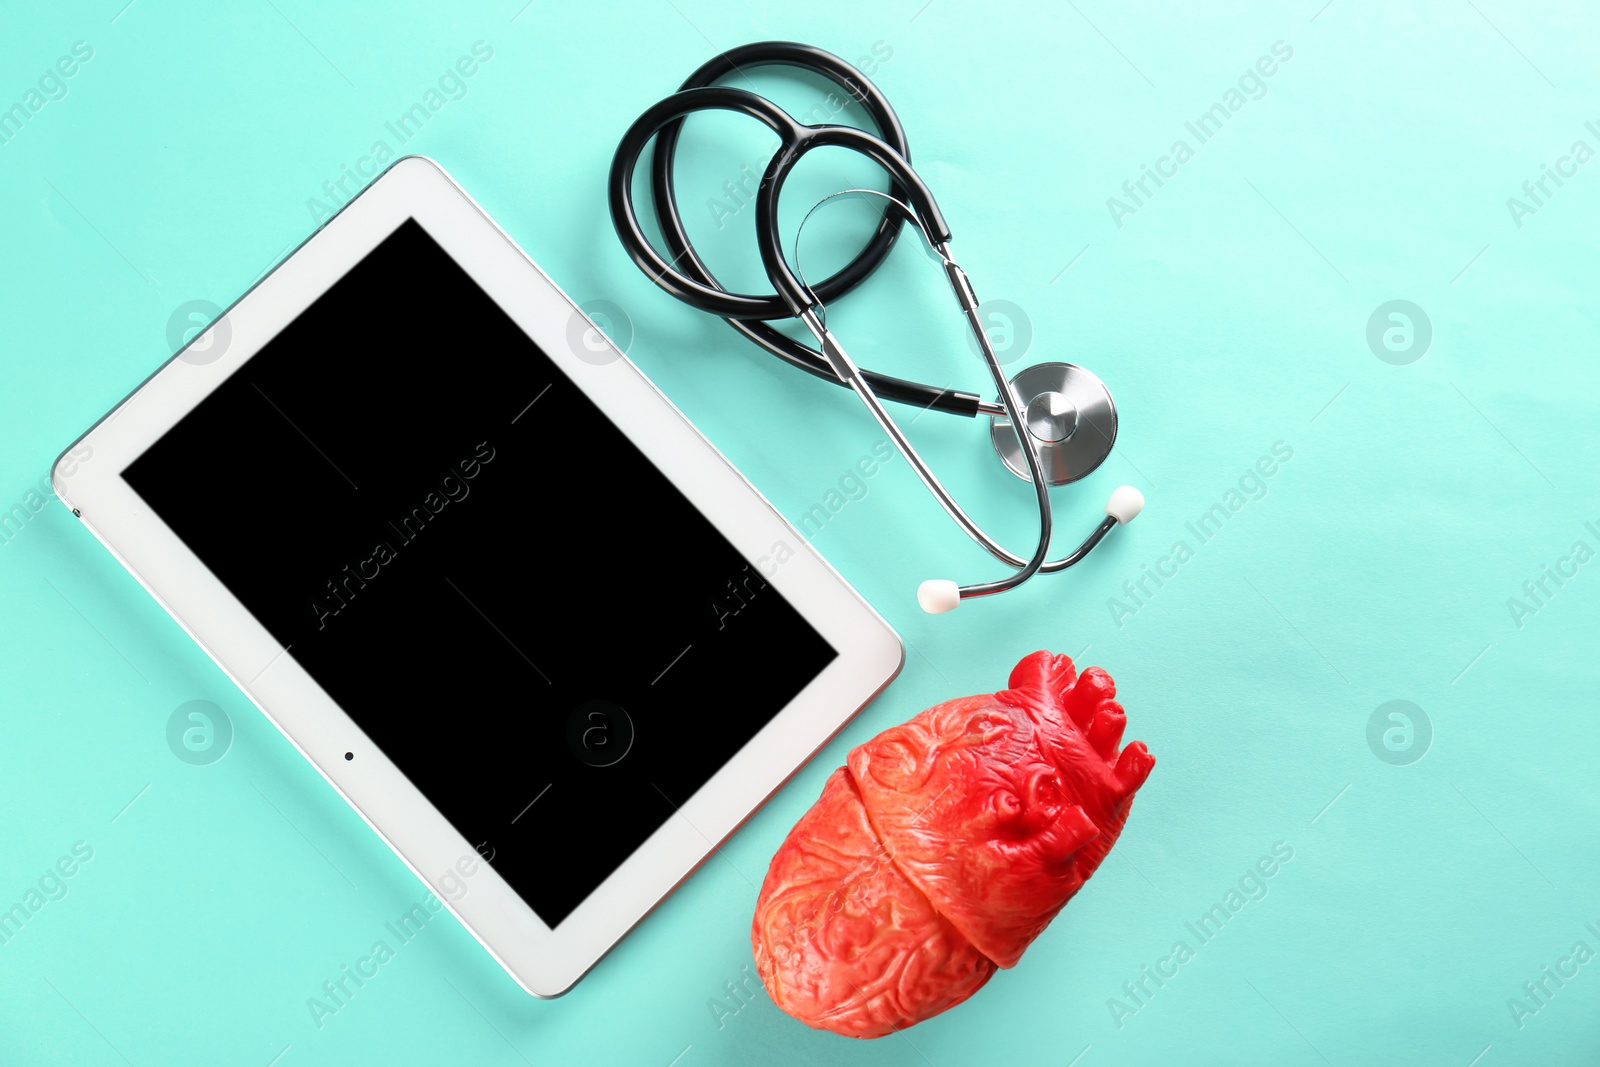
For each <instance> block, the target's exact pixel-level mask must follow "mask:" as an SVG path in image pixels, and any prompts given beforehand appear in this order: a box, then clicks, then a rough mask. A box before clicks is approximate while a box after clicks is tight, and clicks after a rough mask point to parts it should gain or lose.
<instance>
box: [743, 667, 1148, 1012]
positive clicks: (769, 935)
mask: <svg viewBox="0 0 1600 1067" xmlns="http://www.w3.org/2000/svg"><path fill="white" fill-rule="evenodd" d="M1116 691H1117V690H1116V685H1115V683H1113V682H1112V680H1111V677H1110V675H1108V674H1106V672H1105V671H1103V670H1101V669H1100V668H1098V667H1090V668H1089V669H1088V670H1086V671H1084V672H1083V674H1082V675H1081V676H1080V675H1079V674H1078V673H1077V671H1076V669H1075V668H1074V667H1073V665H1072V660H1071V659H1070V658H1069V657H1067V656H1052V655H1051V654H1050V653H1048V652H1035V653H1033V654H1032V655H1030V656H1028V657H1026V658H1024V659H1023V660H1022V662H1020V663H1018V664H1017V666H1016V669H1015V670H1013V671H1012V672H1011V678H1010V688H1008V689H1002V690H1001V691H1000V692H998V693H994V694H985V695H982V696H971V697H960V698H958V699H956V700H949V701H946V702H945V703H943V704H939V705H936V706H934V707H931V708H929V709H928V710H927V711H924V712H922V713H921V714H919V715H917V716H916V717H915V718H913V719H911V720H910V721H909V722H905V723H901V724H900V725H899V726H893V727H890V728H889V729H887V730H885V731H884V732H883V733H881V734H879V735H878V736H876V737H874V738H873V739H872V740H870V741H867V742H866V743H865V744H862V745H858V746H857V747H856V748H855V749H853V750H852V751H851V752H850V755H849V757H848V759H847V761H846V766H844V767H840V768H839V769H838V770H836V771H834V772H833V774H832V776H831V777H829V779H828V782H827V784H826V785H825V786H823V789H822V796H821V797H820V798H819V799H818V800H817V802H816V803H815V804H814V805H812V807H811V810H810V811H808V812H806V813H805V815H803V816H801V818H800V821H799V822H798V823H796V824H795V826H794V829H792V830H790V831H789V836H788V837H787V838H786V839H785V840H784V842H783V844H782V846H780V847H779V849H778V852H777V855H775V856H773V858H772V865H771V867H769V868H768V870H767V878H766V881H765V882H764V883H763V884H762V886H761V894H760V897H759V898H758V899H757V901H756V914H755V922H754V924H753V925H752V928H751V931H750V940H751V944H752V946H753V947H754V949H755V958H756V967H757V970H758V971H759V972H760V974H761V980H762V982H763V983H765V985H766V987H767V992H768V993H769V994H770V995H771V997H772V1001H773V1003H775V1004H777V1005H778V1007H780V1008H782V1009H783V1010H784V1011H786V1012H788V1013H789V1014H790V1015H792V1016H794V1017H795V1018H796V1019H799V1020H800V1021H801V1022H803V1023H806V1024H807V1025H808V1026H813V1027H817V1028H819V1029H824V1030H832V1031H833V1032H834V1033H838V1034H844V1035H846V1036H848V1037H882V1036H883V1035H885V1034H889V1033H893V1032H895V1031H896V1030H902V1029H904V1028H905V1027H907V1026H911V1025H914V1024H916V1023H918V1022H921V1021H922V1020H923V1019H927V1018H930V1017H932V1016H934V1015H937V1014H939V1013H940V1012H942V1011H945V1010H946V1009H948V1008H953V1007H955V1006H956V1005H957V1004H960V1003H961V1002H962V1001H963V1000H966V999H967V998H968V997H970V996H971V995H972V994H973V993H975V992H977V990H978V988H979V987H980V986H982V985H983V984H984V983H985V982H987V981H988V980H989V978H990V976H991V975H993V974H994V972H995V969H996V968H997V967H1011V966H1014V965H1015V964H1016V962H1017V961H1018V960H1019V959H1021V957H1022V952H1023V950H1024V949H1026V948H1027V947H1028V945H1029V944H1031V943H1032V942H1033V939H1034V938H1036V937H1038V936H1039V934H1040V933H1042V932H1043V931H1044V928H1045V927H1046V926H1047V925H1049V923H1050V920H1051V919H1053V918H1055V915H1056V913H1057V912H1058V911H1060V910H1061V909H1062V907H1063V906H1064V905H1065V904H1066V903H1067V901H1068V900H1069V899H1071V897H1072V895H1073V894H1074V893H1076V892H1077V891H1078V890H1079V888H1081V887H1082V885H1083V883H1084V882H1086V881H1087V880H1088V878H1089V876H1090V875H1092V874H1093V873H1094V872H1095V868H1096V867H1098V866H1099V865H1100V861H1101V860H1102V859H1104V858H1105V856H1106V853H1107V852H1109V851H1110V850H1111V846H1112V845H1113V844H1115V843H1116V840H1117V835H1118V834H1119V833H1121V831H1122V826H1123V823H1124V822H1126V821H1127V818H1128V809H1129V807H1130V806H1131V805H1132V804H1133V794H1134V793H1135V792H1136V791H1137V790H1138V788H1139V787H1140V786H1141V785H1143V784H1144V781H1145V779H1146V778H1147V777H1148V776H1149V774H1150V768H1152V767H1153V766H1155V757H1153V756H1151V755H1150V753H1149V751H1148V750H1147V749H1146V748H1145V746H1144V742H1142V741H1134V742H1132V743H1130V744H1129V745H1128V746H1127V747H1126V748H1124V749H1122V751H1121V753H1120V754H1119V753H1118V751H1117V745H1118V744H1119V743H1120V742H1121V740H1122V730H1123V727H1124V725H1125V724H1126V721H1127V717H1126V716H1125V715H1124V714H1123V711H1122V706H1121V705H1120V704H1118V703H1117V701H1116V700H1115V699H1114V698H1115V696H1116Z"/></svg>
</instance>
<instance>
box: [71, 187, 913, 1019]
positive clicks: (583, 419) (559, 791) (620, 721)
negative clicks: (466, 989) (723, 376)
mask: <svg viewBox="0 0 1600 1067" xmlns="http://www.w3.org/2000/svg"><path fill="white" fill-rule="evenodd" d="M53 476H54V481H55V487H56V492H57V493H58V494H59V495H60V497H61V499H62V501H63V502H65V503H66V504H67V506H68V507H70V508H71V509H72V510H73V513H74V514H76V515H78V517H79V518H80V519H81V520H82V521H83V523H84V524H85V525H86V526H88V527H89V529H90V530H92V531H93V532H94V534H95V536H96V537H98V538H99V539H100V540H101V541H102V542H103V543H104V544H105V545H106V547H107V548H109V549H110V550H111V551H112V552H113V553H115V554H116V556H117V558H118V559H120V560H121V561H122V562H123V564H124V566H126V567H127V568H128V570H129V571H131V572H132V573H133V575H134V576H135V577H136V578H138V580H139V581H140V582H141V583H142V584H143V585H144V587H145V588H146V589H147V590H149V592H150V593H151V595H153V596H154V597H156V599H157V600H159V601H160V602H161V604H162V605H163V606H164V607H165V608H166V609H167V611H169V612H170V613H171V614H172V616H173V617H174V618H175V619H177V620H178V622H179V624H180V625H182V626H183V627H184V629H185V630H187V631H188V633H189V634H190V636H191V637H193V638H194V639H195V640H196V641H197V642H199V643H200V645H201V646H202V647H204V648H205V650H206V651H207V653H209V654H210V655H211V657H212V658H213V659H215V660H216V661H217V663H218V664H219V665H220V666H221V667H222V669H223V670H225V671H226V672H227V673H228V675H229V676H230V677H231V678H232V679H233V680H234V682H235V683H237V684H238V685H239V687H240V688H241V689H243V690H244V691H245V692H246V693H247V694H249V697H250V699H251V700H252V701H253V702H254V703H255V704H256V705H257V706H258V707H259V708H260V709H261V710H262V711H263V712H264V713H266V715H267V716H268V717H269V718H271V719H272V721H273V722H274V723H275V724H276V725H277V727H278V728H279V729H280V730H281V731H283V733H284V735H285V736H287V737H288V738H289V740H290V741H292V742H293V743H294V745H295V746H296V747H297V748H298V749H299V750H300V751H301V753H302V754H304V756H305V757H306V758H307V759H308V760H310V761H311V762H312V763H313V764H314V765H315V766H316V767H317V769H318V770H320V771H321V772H322V774H323V776H324V777H326V778H327V779H328V781H329V782H330V783H331V784H332V785H333V786H334V788H336V789H337V790H338V791H339V793H340V794H341V795H342V796H343V797H344V798H345V799H346V800H347V801H348V802H349V803H350V804H351V806H352V807H354V808H355V809H356V810H357V811H358V812H360V813H361V815H362V817H363V818H364V819H366V821H367V822H368V823H369V824H370V825H371V826H372V828H373V829H374V830H376V831H377V832H378V833H379V834H380V835H382V837H383V838H384V840H385V841H387V842H388V843H389V845H390V847H391V848H393V849H394V851H395V852H396V854H398V855H399V856H400V858H401V859H403V860H404V861H405V862H406V864H407V865H408V866H410V867H411V869H412V870H413V871H414V872H415V873H416V874H417V875H418V877H420V878H421V879H422V880H423V881H424V882H426V883H427V884H428V885H429V886H430V887H431V889H432V891H433V892H434V893H435V894H436V895H437V896H438V898H439V899H440V900H442V901H443V902H444V903H445V904H447V905H448V906H449V907H450V909H451V911H453V912H454V913H455V915H456V916H457V917H458V918H459V919H460V920H461V922H462V923H463V924H465V925H466V927H467V928H468V929H469V930H471V931H472V933H473V935H474V936H475V937H477V939H478V940H479V941H480V942H482V944H483V946H484V947H485V948H487V949H488V950H489V952H490V953H492V954H493V955H494V957H495V958H496V959H497V960H498V961H499V962H500V964H501V965H502V966H503V967H504V968H505V969H506V971H507V972H508V973H510V974H511V976H512V977H513V978H515V979H516V981H517V982H518V983H519V984H520V985H521V986H522V987H523V988H524V989H526V990H527V991H528V992H530V993H533V994H536V995H539V996H554V995H557V994H560V993H562V992H564V991H565V990H566V989H567V988H568V987H570V986H571V985H572V983H573V982H575V981H576V980H577V979H578V978H579V977H581V976H582V975H583V974H584V972H585V971H587V970H588V969H589V968H590V967H591V966H593V965H594V964H595V962H596V961H597V960H599V958H600V957H601V956H602V955H604V954H605V952H606V951H607V950H608V949H609V948H610V947H611V946H612V945H613V944H615V943H616V942H617V940H618V939H619V938H621V937H622V936H623V935H624V934H625V933H626V932H627V931H628V930H629V929H630V928H631V927H632V926H633V925H634V924H635V923H637V922H639V920H640V919H642V918H643V917H644V916H645V915H646V913H648V912H649V911H650V909H651V908H652V907H654V906H655V904H656V903H657V902H658V901H660V900H661V899H662V898H663V897H664V896H665V895H666V894H667V893H668V892H670V891H671V890H672V889H673V887H674V886H676V885H677V884H678V883H679V882H681V881H682V880H683V879H684V878H685V877H687V876H688V874H689V873H690V872H691V871H693V870H694V869H695V867H696V866H697V865H698V864H699V863H700V862H701V861H702V860H704V859H705V858H706V857H707V856H708V855H709V854H710V852H711V850H712V849H713V848H714V847H716V845H717V844H718V843H719V842H721V841H722V840H723V839H724V838H726V837H727V836H728V835H729V834H731V833H732V832H733V831H734V830H735V829H736V828H737V827H738V826H739V825H740V823H741V822H743V821H744V819H745V818H746V817H748V816H749V814H750V813H751V811H753V810H754V809H755V808H756V807H757V806H758V805H760V804H761V803H762V802H763V801H764V800H765V799H766V798H767V797H768V796H770V795H771V794H772V793H773V792H774V791H775V790H776V789H777V788H778V787H779V786H780V785H781V784H782V783H783V782H784V781H785V780H786V779H787V778H788V777H789V776H790V775H791V774H793V773H794V771H795V770H796V769H797V768H798V767H799V766H800V765H801V764H802V763H804V762H805V761H806V760H807V759H808V758H810V757H811V756H812V755H813V754H814V753H815V752H816V751H817V750H818V749H819V748H820V747H821V746H822V745H823V744H824V743H826V742H827V741H828V739H829V738H831V737H832V736H833V735H834V734H835V733H836V732H837V731H838V730H839V728H840V727H841V726H843V725H844V724H845V723H846V722H847V721H848V720H849V719H850V718H851V717H852V716H853V715H854V714H855V713H856V712H857V711H858V710H859V709H860V708H861V707H862V706H863V705H864V704H866V703H867V702H868V701H870V700H871V699H872V698H873V697H874V696H875V695H876V694H877V693H878V692H879V691H880V690H881V689H882V688H883V687H884V686H885V685H887V684H888V683H889V682H890V681H891V680H892V679H893V678H894V676H895V675H896V674H897V673H898V671H899V669H900V665H901V663H902V658H903V653H902V649H901V645H900V641H899V639H898V638H897V637H896V636H895V634H894V632H893V631H892V630H891V629H890V628H889V627H888V625H887V624H886V623H885V622H884V621H883V619H881V618H880V617H879V616H878V615H877V614H876V613H875V612H874V611H873V610H872V609H871V608H870V607H869V606H868V605H867V604H866V603H865V602H864V601H863V600H862V599H861V598H860V597H859V596H858V595H857V594H856V593H855V592H854V591H853V590H852V589H851V588H850V587H849V586H848V585H847V584H846V583H845V582H844V580H843V579H841V578H840V577H839V575H838V574H836V573H835V572H834V571H833V570H832V569H831V568H830V567H829V566H828V564H827V563H826V562H824V561H823V560H822V558H821V557H819V556H818V555H817V554H816V553H815V552H813V551H812V550H811V548H810V546H809V545H808V544H807V542H806V540H805V539H804V538H803V537H801V536H800V535H799V534H798V533H797V532H796V531H795V530H794V529H793V528H792V527H791V526H789V524H788V523H786V522H785V521H784V520H783V518H782V517H780V516H779V515H778V513H777V512H776V511H774V510H773V508H772V507H771V506H770V505H769V504H768V503H767V502H766V501H765V500H764V499H763V498H762V497H761V495H760V494H759V493H757V492H756V490H755V489H754V488H752V487H751V486H750V485H749V483H747V482H746V481H745V480H744V479H743V478H742V477H741V476H740V475H739V473H738V472H737V471H736V470H734V469H733V468H732V467H731V466H730V465H729V464H728V462H727V461H726V460H725V459H723V457H722V456H721V455H720V454H719V453H718V452H717V451H716V449H714V448H713V447H712V446H711V445H710V444H709V443H708V442H707V441H706V440H705V439H704V438H703V437H701V436H700V434H699V433H698V432H696V430H695V428H694V427H693V426H692V425H690V424H689V422H688V421H687V420H686V419H685V418H684V417H683V415H682V414H680V413H679V412H678V410H677V409H676V408H674V407H673V406H672V404H671V403H670V402H668V401H667V400H666V398H664V397H663V396H662V395H661V394H660V393H658V392H657V391H656V389H655V388H654V387H653V386H652V385H651V384H650V382H649V381H648V380H646V379H645V377H644V376H643V375H642V374H640V373H639V371H638V370H637V369H636V368H635V367H634V366H633V364H631V363H630V362H629V361H628V360H627V359H626V358H624V357H623V355H622V353H621V352H619V351H617V350H616V349H615V348H613V347H612V346H611V344H610V342H609V341H607V340H606V339H605V338H604V336H603V335H602V334H600V333H599V332H598V331H597V330H596V329H595V328H594V326H593V324H592V323H591V322H590V321H589V320H588V319H587V318H585V317H584V316H583V314H582V313H581V312H580V311H579V310H578V309H577V308H576V307H574V305H573V304H572V303H571V302H570V301H569V300H568V299H567V298H566V296H565V295H563V294H562V292H561V291H560V290H559V289H558V288H557V287H556V286H555V284H554V283H552V282H551V281H550V279H549V278H547V277H546V276H545V275H544V274H543V273H541V272H540V270H539V269H538V268H537V267H536V266H534V264H533V263H532V262H530V261H529V260H528V259H527V257H525V256H524V255H523V254H522V252H521V251H520V250H519V249H518V248H517V246H516V245H515V244H514V243H513V242H512V241H511V239H510V238H509V237H507V236H506V235H505V233H503V232H502V231H501V230H500V229H499V228H498V227H496V226H495V225H494V223H493V222H491V221H490V220H489V219H488V217H486V216H485V215H484V214H483V212H482V211H481V210H480V209H479V208H478V207H477V206H476V205H475V204H474V203H473V202H472V200H471V199H470V198H469V197H468V196H467V195H466V194H465V193H464V192H463V191H462V190H461V189H460V188H459V187H457V186H456V185H455V183H454V182H452V181H451V180H450V178H449V177H448V176H447V175H446V174H445V173H444V172H443V171H441V170H440V169H439V168H438V167H437V166H436V165H435V164H434V163H432V162H431V161H429V160H426V159H422V158H408V159H404V160H401V161H399V162H397V163H396V164H395V165H394V166H393V167H391V168H390V169H389V171H388V172H387V173H385V174H384V175H383V176H382V177H380V178H379V179H378V180H377V181H376V182H374V183H373V184H372V185H371V186H370V187H369V188H368V189H367V190H366V191H365V192H363V193H362V194H361V195H360V196H359V197H357V198H356V199H355V200H354V201H352V202H351V203H350V204H349V205H348V206H347V207H346V208H345V209H344V210H343V211H342V212H340V213H339V214H338V215H337V216H336V217H334V218H332V219H330V220H329V221H328V223H327V224H326V225H325V226H324V227H323V228H322V229H321V230H319V231H318V232H317V233H316V234H315V235H314V236H313V237H312V238H311V239H310V240H308V241H307V242H306V243H305V244H304V245H302V246H301V247H300V249H299V250H298V251H296V252H295V253H294V254H293V255H292V256H291V257H290V258H289V259H288V260H287V261H286V262H285V263H284V264H283V265H282V266H280V267H279V268H278V269H277V270H275V271H273V272H272V273H271V274H270V275H268V276H267V277H266V278H265V279H263V280H262V281H261V282H260V283H259V284H258V285H257V286H256V287H255V288H254V289H252V290H251V291H250V292H249V293H248V294H246V295H245V296H244V298H243V299H241V300H240V301H239V302H238V303H236V304H235V305H234V306H233V307H231V308H229V309H228V310H227V312H226V313H225V314H223V315H222V316H221V317H220V318H219V319H218V320H217V321H216V322H214V323H213V324H212V325H211V326H210V327H209V328H208V329H207V330H205V331H204V332H202V333H201V334H200V335H198V336H197V337H196V338H195V339H194V341H193V342H192V343H191V344H190V346H189V347H187V348H186V349H185V350H184V351H183V352H181V353H179V354H178V355H177V356H175V357H174V358H173V359H172V360H170V361H169V362H168V363H166V364H165V365H164V366H162V367H161V369H160V370H158V371H157V372H156V373H155V374H154V375H152V376H151V377H150V378H149V379H148V380H147V381H145V383H144V384H143V385H142V386H140V387H139V388H138V389H137V390H136V391H135V392H134V393H133V394H132V395H130V396H129V397H128V398H127V399H126V400H124V401H123V402H122V403H121V404H120V405H118V407H117V408H116V409H115V410H114V411H112V412H111V413H110V414H109V415H107V416H105V417H104V418H103V419H101V421H100V422H99V423H97V424H96V425H95V426H94V427H93V428H92V429H91V430H90V431H89V432H88V433H87V434H85V435H84V436H83V437H82V438H81V439H80V440H79V441H78V442H76V443H75V444H74V446H73V447H71V448H69V449H68V450H67V451H65V452H64V453H63V454H62V457H61V458H60V459H59V460H57V462H56V466H55V469H54V472H53Z"/></svg>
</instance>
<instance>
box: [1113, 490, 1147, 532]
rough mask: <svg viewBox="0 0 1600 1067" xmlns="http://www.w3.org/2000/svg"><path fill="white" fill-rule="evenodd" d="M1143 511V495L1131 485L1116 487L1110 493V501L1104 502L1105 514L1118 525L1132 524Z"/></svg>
mask: <svg viewBox="0 0 1600 1067" xmlns="http://www.w3.org/2000/svg"><path fill="white" fill-rule="evenodd" d="M1143 510H1144V494H1143V493H1141V492H1139V490H1137V489H1135V488H1134V487H1133V486H1131V485H1119V486H1117V487H1116V489H1114V490H1113V491H1112V493H1111V499H1110V500H1107V501H1106V514H1107V515H1110V516H1111V517H1112V518H1113V519H1116V520H1117V524H1118V525H1126V524H1128V523H1130V522H1132V521H1133V520H1134V519H1136V518H1138V517H1139V512H1141V511H1143Z"/></svg>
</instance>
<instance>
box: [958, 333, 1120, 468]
mask: <svg viewBox="0 0 1600 1067" xmlns="http://www.w3.org/2000/svg"><path fill="white" fill-rule="evenodd" d="M1011 388H1012V391H1013V392H1014V393H1015V394H1016V397H1017V406H1018V407H1019V408H1021V409H1022V411H1023V420H1024V422H1026V423H1027V425H1026V427H1025V429H1024V431H1023V432H1025V433H1026V434H1028V436H1029V438H1030V439H1031V440H1032V442H1033V444H1034V446H1035V447H1036V448H1037V449H1038V451H1039V461H1040V465H1041V466H1042V467H1043V470H1044V476H1045V481H1046V482H1048V483H1049V484H1051V485H1066V484H1067V483H1068V482H1075V481H1077V480H1078V479H1079V478H1082V477H1083V476H1084V475H1086V474H1088V473H1089V472H1090V471H1092V470H1094V469H1095V468H1096V467H1098V466H1100V464H1101V463H1103V462H1104V461H1105V458H1106V457H1107V456H1109V455H1110V454H1111V446H1112V445H1113V444H1114V443H1115V442H1116V440H1117V406H1116V404H1115V403H1113V402H1112V400H1111V391H1110V390H1109V389H1107V388H1106V386H1105V383H1104V382H1102V381H1101V380H1100V379H1099V378H1096V377H1095V376H1094V375H1093V374H1090V373H1089V372H1088V371H1086V370H1084V369H1083V368H1082V367H1080V366H1077V365H1076V364H1073V363H1037V364H1035V365H1033V366H1031V367H1029V368H1027V369H1026V370H1024V371H1022V372H1021V373H1020V374H1018V375H1017V376H1016V377H1014V378H1012V379H1011ZM989 438H990V440H991V441H993V442H994V450H995V451H996V452H998V453H1000V458H1001V459H1002V460H1004V461H1005V465H1006V466H1007V467H1008V468H1010V470H1011V473H1012V474H1015V475H1016V476H1017V477H1018V478H1021V479H1023V480H1024V481H1027V480H1028V479H1029V475H1028V460H1027V458H1026V457H1025V456H1024V455H1023V453H1022V442H1021V441H1020V440H1019V439H1018V438H1017V433H1016V431H1015V430H1014V429H1013V428H1012V426H1011V420H1010V419H1009V418H1008V417H1006V416H1005V415H1003V414H1001V415H994V416H991V417H990V420H989Z"/></svg>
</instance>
